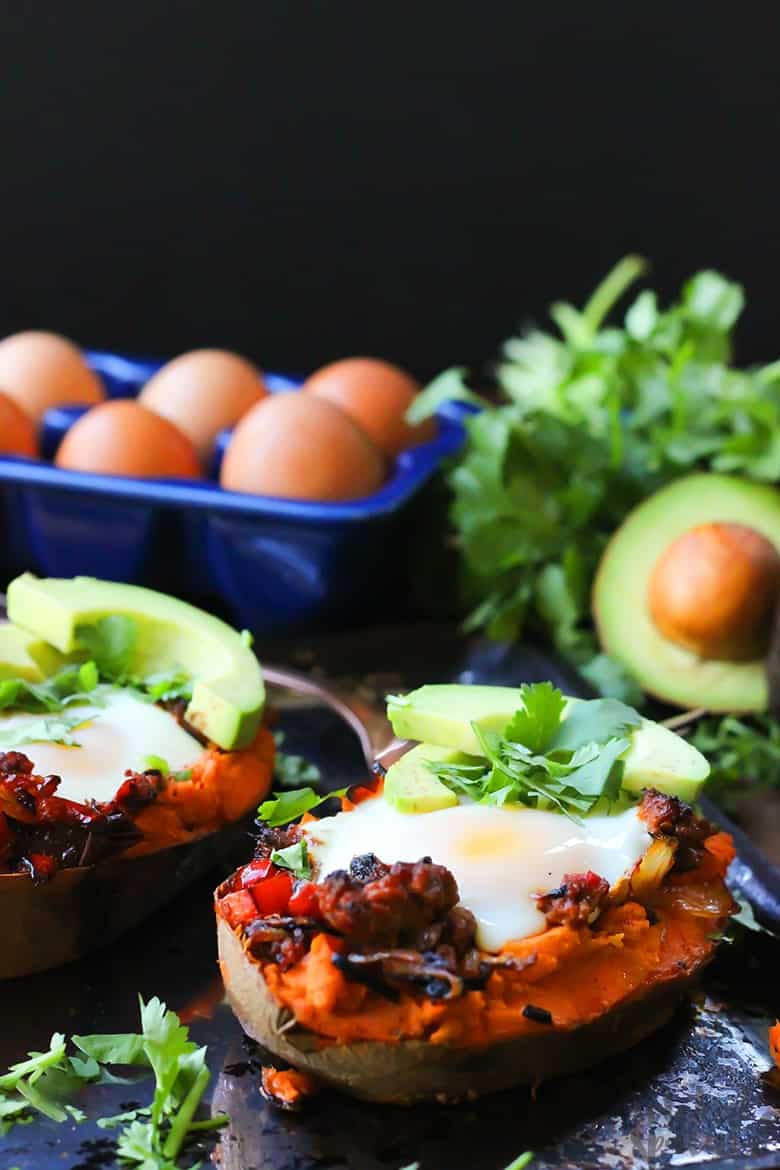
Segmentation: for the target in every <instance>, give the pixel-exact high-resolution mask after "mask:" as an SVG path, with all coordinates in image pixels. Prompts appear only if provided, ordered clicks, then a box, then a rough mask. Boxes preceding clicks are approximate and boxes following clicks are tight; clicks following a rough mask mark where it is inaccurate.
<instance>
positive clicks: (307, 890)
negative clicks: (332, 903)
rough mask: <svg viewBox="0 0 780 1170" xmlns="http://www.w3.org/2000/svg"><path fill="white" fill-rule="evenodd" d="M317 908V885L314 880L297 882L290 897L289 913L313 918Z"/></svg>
mask: <svg viewBox="0 0 780 1170" xmlns="http://www.w3.org/2000/svg"><path fill="white" fill-rule="evenodd" d="M318 910H319V899H318V898H317V886H316V884H315V883H314V882H298V884H297V886H296V887H295V893H294V894H293V896H292V898H290V913H291V914H294V915H295V917H296V918H314V917H316V916H317V912H318Z"/></svg>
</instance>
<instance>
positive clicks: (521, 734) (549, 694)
mask: <svg viewBox="0 0 780 1170" xmlns="http://www.w3.org/2000/svg"><path fill="white" fill-rule="evenodd" d="M520 699H521V701H522V704H523V705H522V707H521V708H520V709H519V710H518V711H517V712H516V713H515V715H514V717H513V719H512V721H511V722H510V724H509V726H508V727H507V728H506V729H505V731H504V738H505V739H510V740H513V741H515V742H517V743H522V744H524V745H525V746H526V747H527V748H530V749H531V751H533V752H541V751H544V750H545V748H547V746H548V745H549V743H550V742H551V740H552V739H553V737H554V736H555V733H556V732H557V731H558V726H559V724H560V722H561V715H562V713H563V709H564V707H565V706H566V700H565V699H564V697H563V695H562V694H561V692H560V691H559V690H558V689H557V688H556V687H554V686H553V685H552V683H550V682H542V683H532V684H530V685H529V684H528V683H523V685H522V686H521V687H520Z"/></svg>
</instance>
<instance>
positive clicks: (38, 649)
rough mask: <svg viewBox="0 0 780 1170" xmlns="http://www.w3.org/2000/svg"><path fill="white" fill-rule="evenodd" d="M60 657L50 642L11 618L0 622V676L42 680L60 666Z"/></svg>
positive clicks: (30, 680) (35, 681) (61, 660)
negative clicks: (23, 627) (16, 623)
mask: <svg viewBox="0 0 780 1170" xmlns="http://www.w3.org/2000/svg"><path fill="white" fill-rule="evenodd" d="M62 663H63V658H62V655H61V654H59V653H58V652H57V651H56V650H55V649H54V647H53V646H50V645H49V644H48V643H47V642H44V641H43V640H42V639H41V638H38V637H37V636H36V635H35V634H31V633H29V631H28V630H22V629H20V628H19V626H15V625H13V624H12V623H11V622H2V623H0V679H6V678H23V679H24V681H25V682H31V683H38V682H43V680H44V679H45V678H48V676H49V675H50V674H54V673H55V672H56V671H58V670H59V668H60V667H61V666H62Z"/></svg>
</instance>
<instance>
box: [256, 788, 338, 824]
mask: <svg viewBox="0 0 780 1170" xmlns="http://www.w3.org/2000/svg"><path fill="white" fill-rule="evenodd" d="M346 793H347V789H346V788H338V789H336V791H335V792H325V793H319V792H315V791H314V789H313V788H309V787H308V786H307V787H306V788H296V789H294V790H293V791H286V792H274V793H272V794H271V796H270V797H269V799H268V800H264V801H263V803H262V804H261V805H260V807H259V809H258V810H257V815H258V819H259V820H261V821H264V822H265V823H266V824H267V825H268V826H269V828H272V829H274V828H278V827H279V826H280V825H289V824H290V822H291V821H297V820H298V818H299V817H302V816H303V814H304V813H307V812H311V811H312V810H313V809H315V808H318V807H319V805H321V804H324V803H325V801H326V800H331V799H332V798H333V797H336V798H340V797H342V796H345V795H346Z"/></svg>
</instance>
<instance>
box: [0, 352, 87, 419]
mask: <svg viewBox="0 0 780 1170" xmlns="http://www.w3.org/2000/svg"><path fill="white" fill-rule="evenodd" d="M0 386H2V387H3V392H4V393H5V394H7V395H8V396H9V398H13V400H14V401H15V402H16V403H17V405H18V406H21V408H22V410H24V411H25V412H26V413H27V414H28V415H29V416H30V418H31V419H32V420H33V422H35V423H38V422H40V420H41V418H42V417H43V415H44V413H45V412H46V411H47V410H48V409H49V407H50V406H64V405H65V404H66V403H77V402H86V403H93V402H102V401H103V399H104V398H105V396H106V392H105V390H104V389H103V383H102V382H101V381H100V378H99V377H98V376H97V374H95V373H94V372H93V371H92V370H91V369H90V368H89V366H88V365H87V363H86V361H85V359H84V355H83V354H82V352H81V350H80V349H79V348H78V346H76V345H74V344H73V342H72V341H68V340H67V338H65V337H60V336H59V335H58V334H56V333H44V332H42V331H41V330H37V329H29V330H27V331H26V332H25V333H14V334H12V336H11V337H6V338H4V339H3V340H2V341H0Z"/></svg>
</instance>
